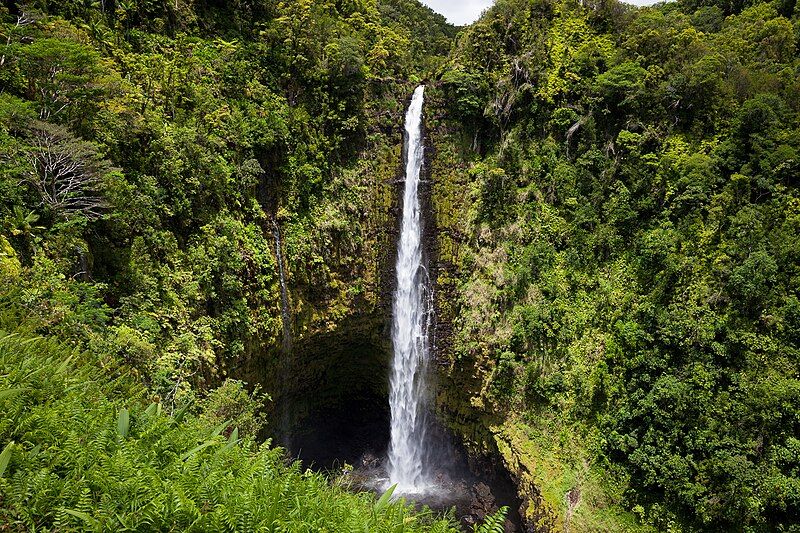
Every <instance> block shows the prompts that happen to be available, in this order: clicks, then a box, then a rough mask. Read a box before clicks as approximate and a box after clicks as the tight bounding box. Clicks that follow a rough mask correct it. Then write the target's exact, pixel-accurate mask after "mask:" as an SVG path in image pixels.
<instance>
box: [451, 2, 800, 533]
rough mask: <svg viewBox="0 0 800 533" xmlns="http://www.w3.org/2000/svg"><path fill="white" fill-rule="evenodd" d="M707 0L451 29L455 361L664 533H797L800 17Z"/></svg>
mask: <svg viewBox="0 0 800 533" xmlns="http://www.w3.org/2000/svg"><path fill="white" fill-rule="evenodd" d="M695 4H696V3H692V2H685V3H682V2H678V3H670V4H665V5H660V6H655V7H652V8H647V9H641V10H633V9H631V8H625V7H623V6H621V5H619V4H616V3H614V2H597V3H591V2H590V3H583V6H579V5H577V4H576V3H572V2H558V1H550V0H500V1H498V2H497V5H496V6H495V7H494V8H493V9H492V10H491V11H490V12H489V13H488V14H487V16H485V17H484V18H483V19H482V20H481V21H479V22H478V23H476V24H475V25H473V26H472V27H470V28H468V29H467V30H466V31H465V32H464V33H463V34H462V35H461V37H460V38H459V40H458V43H457V45H456V49H455V52H454V55H453V56H452V58H451V63H450V65H449V67H448V68H447V69H446V71H445V72H444V74H443V78H442V79H443V82H444V85H443V91H444V95H445V96H446V101H447V102H448V106H449V110H450V112H451V113H452V115H454V116H456V117H459V122H460V123H461V124H463V125H464V127H463V129H462V131H463V133H464V143H463V144H464V145H465V146H469V147H470V148H472V149H474V150H477V151H478V152H479V153H478V154H476V153H475V152H474V151H471V150H469V149H467V150H466V153H465V156H466V159H467V161H468V165H469V170H468V172H469V177H470V178H469V179H470V181H471V184H472V185H471V189H470V190H469V192H468V193H467V196H466V198H465V199H464V203H465V205H467V206H469V208H470V211H469V216H468V217H466V220H461V221H459V222H458V224H459V225H458V227H457V228H456V229H457V231H455V232H454V233H456V234H461V235H465V236H466V237H467V239H468V240H467V242H466V246H465V247H464V249H462V251H461V252H460V254H461V256H460V259H459V262H460V268H461V271H462V273H463V274H462V282H461V286H460V289H459V295H460V310H459V311H458V313H457V316H460V321H459V323H458V325H459V326H458V329H459V334H458V343H457V347H456V350H455V354H454V355H455V357H456V358H460V362H456V363H455V367H454V368H455V369H460V368H464V367H467V368H469V367H471V365H470V362H476V363H477V364H478V367H479V373H478V376H480V375H484V376H486V378H485V383H484V384H483V386H482V391H481V392H480V393H479V392H478V391H477V390H474V391H471V392H470V393H469V394H471V395H473V396H475V397H474V398H473V399H472V400H471V402H472V405H484V404H485V405H486V406H487V410H489V411H494V412H496V413H501V414H502V413H505V414H506V415H507V416H511V417H512V418H513V417H515V416H516V415H515V414H514V413H518V412H523V413H524V416H523V417H521V419H520V423H523V422H524V421H527V422H528V423H530V426H531V427H533V428H534V429H533V430H532V431H533V433H534V434H536V433H537V432H540V434H543V435H544V436H543V437H541V438H542V440H544V441H547V440H548V439H550V442H553V441H559V440H561V442H562V443H563V442H573V441H574V438H573V437H572V436H573V435H582V436H583V437H582V442H583V445H582V446H583V447H584V448H585V449H586V451H585V454H586V456H587V458H588V459H587V460H589V461H590V463H591V464H592V465H598V466H599V467H601V468H606V469H607V470H608V471H609V472H610V471H611V470H612V469H613V471H614V472H617V474H619V467H620V466H621V467H623V472H624V475H621V476H618V475H617V474H615V477H617V478H619V479H622V480H623V481H624V480H627V481H624V483H625V485H626V486H627V487H628V490H627V492H626V493H625V495H624V498H622V500H621V504H622V505H623V507H626V508H628V509H631V510H633V511H635V512H636V513H638V514H639V515H640V516H641V518H642V520H643V521H644V522H645V523H651V524H654V525H655V526H656V527H657V528H658V529H659V530H669V529H688V530H693V529H708V530H724V531H736V530H749V531H768V530H790V529H792V528H795V530H796V527H797V524H798V523H800V455H798V450H800V448H798V442H800V441H798V435H800V379H799V376H800V338H798V336H797V333H796V332H797V331H798V327H799V326H800V323H798V312H797V310H798V295H799V293H800V277H799V276H798V274H799V271H798V265H800V248H798V240H797V237H796V236H797V233H798V229H800V228H799V227H798V224H800V211H798V208H799V207H800V192H798V171H800V167H798V161H800V160H799V159H798V150H800V130H799V129H798V128H799V127H800V108H799V107H798V102H800V84H799V83H798V76H797V72H798V69H800V59H799V58H798V53H797V44H798V35H800V33H798V29H800V17H799V16H798V11H797V10H796V9H795V7H794V2H791V3H785V2H758V3H753V4H752V5H749V6H742V5H728V4H724V5H723V4H720V5H716V4H714V3H702V5H695ZM726 15H728V16H726ZM451 165H452V163H451ZM443 166H447V164H444V165H443ZM456 371H457V370H456ZM478 398H480V400H479V399H478ZM506 415H503V416H506ZM534 438H536V437H534ZM575 449H576V448H573V453H575V452H574V450H575ZM578 449H579V448H578ZM564 453H567V454H568V453H569V451H568V448H567V450H565V452H564ZM579 453H584V452H579ZM577 462H578V463H580V461H577ZM603 465H606V466H603ZM592 468H594V467H592ZM559 499H560V501H556V502H555V504H554V505H556V506H558V507H561V506H564V505H566V504H564V503H563V493H562V495H561V496H559ZM563 512H564V514H566V509H564V511H563Z"/></svg>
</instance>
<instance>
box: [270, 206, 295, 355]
mask: <svg viewBox="0 0 800 533" xmlns="http://www.w3.org/2000/svg"><path fill="white" fill-rule="evenodd" d="M272 225H273V235H274V236H275V258H276V259H277V261H278V274H279V276H280V280H281V319H282V321H283V351H284V352H285V353H286V354H288V353H289V352H290V351H291V350H292V317H291V315H290V314H289V293H288V291H287V290H286V274H285V273H284V270H283V252H282V250H281V231H280V229H279V228H278V223H277V222H275V221H274V220H273V221H272Z"/></svg>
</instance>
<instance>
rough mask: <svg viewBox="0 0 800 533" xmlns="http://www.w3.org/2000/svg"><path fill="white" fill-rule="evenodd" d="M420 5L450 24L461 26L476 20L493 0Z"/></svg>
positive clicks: (429, 1)
mask: <svg viewBox="0 0 800 533" xmlns="http://www.w3.org/2000/svg"><path fill="white" fill-rule="evenodd" d="M422 3H423V4H426V5H427V6H428V7H430V8H431V9H433V10H434V11H436V12H437V13H441V14H442V15H444V16H445V17H447V20H449V21H450V22H451V23H453V24H456V25H458V26H463V25H464V24H470V23H472V22H475V21H476V20H478V17H480V16H481V13H482V12H483V10H484V9H486V8H488V7H489V6H491V5H492V4H494V0H422Z"/></svg>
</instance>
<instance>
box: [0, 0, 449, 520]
mask: <svg viewBox="0 0 800 533" xmlns="http://www.w3.org/2000/svg"><path fill="white" fill-rule="evenodd" d="M410 20H415V21H420V22H424V23H425V24H427V25H428V27H429V28H430V29H431V30H432V36H431V37H430V38H429V37H428V36H427V35H417V34H416V32H412V31H411V30H410V29H409V28H407V27H405V26H404V24H406V23H407V22H408V21H410ZM433 30H435V31H433ZM452 31H453V29H452V27H450V26H448V25H447V24H446V23H445V22H444V20H443V19H441V18H440V17H434V16H433V13H432V12H430V11H426V10H425V9H423V8H422V7H421V6H420V5H418V4H415V3H408V2H403V3H395V2H393V3H386V4H384V3H381V2H376V1H374V0H366V1H361V0H357V1H352V2H339V1H333V0H330V1H310V0H309V1H297V2H272V1H263V0H254V1H251V0H246V1H241V2H219V1H191V2H184V1H180V2H161V1H152V0H130V1H124V2H85V1H83V0H66V1H63V2H61V1H59V2H46V1H33V2H24V3H23V2H6V3H4V4H3V6H2V7H0V324H4V325H5V327H6V328H12V327H15V325H16V324H19V323H24V324H25V325H26V328H27V329H29V330H30V331H29V333H28V334H26V336H23V337H7V338H4V340H2V341H0V367H2V368H0V389H1V390H0V403H2V404H3V405H2V408H3V414H2V417H1V418H0V426H1V427H2V431H1V432H0V443H1V444H2V447H4V449H5V452H4V453H0V470H2V471H3V477H2V479H0V522H2V523H3V525H10V526H11V527H12V528H15V529H18V530H79V529H84V530H85V529H91V530H107V531H121V530H126V529H130V530H138V531H142V530H184V529H189V530H197V531H227V530H238V531H253V530H266V531H325V530H331V531H356V530H358V531H365V530H368V531H389V530H391V531H417V530H431V531H444V530H449V529H450V524H449V523H447V522H446V521H445V522H437V521H435V520H434V519H432V518H431V517H430V516H429V515H425V514H413V515H412V514H411V512H410V511H409V510H408V509H405V508H404V507H403V506H402V505H396V504H390V503H387V502H384V503H383V504H381V505H380V506H377V507H376V506H375V504H374V502H373V500H372V497H371V496H370V495H358V496H355V495H348V494H347V493H346V492H345V488H344V487H340V486H333V487H331V486H329V482H328V481H327V480H326V479H324V478H322V477H320V476H317V475H314V474H310V473H306V472H302V471H301V469H300V467H299V466H298V465H295V466H285V465H284V464H283V460H282V458H281V456H280V455H281V452H280V451H277V450H271V449H269V448H268V446H267V445H263V446H261V447H260V448H257V447H256V445H255V444H254V442H255V440H254V439H255V435H256V433H257V432H258V430H259V428H261V427H262V426H263V424H264V422H265V411H264V406H263V403H262V402H261V400H262V399H263V396H262V395H261V394H260V393H259V389H258V387H257V386H254V384H253V383H251V384H250V385H245V384H244V383H242V382H241V381H234V380H226V379H225V378H226V377H227V376H230V375H235V376H237V377H239V378H243V379H250V380H251V381H252V380H253V379H251V378H253V374H254V373H256V372H257V371H259V370H261V368H262V367H268V366H269V365H275V364H276V363H275V360H276V359H277V356H278V352H279V350H280V346H281V336H282V335H283V324H282V319H281V298H280V292H281V291H280V287H279V274H278V272H279V267H278V262H277V261H278V256H279V253H278V250H277V248H276V247H277V246H278V245H279V242H280V245H281V247H282V252H283V253H282V256H283V262H284V263H285V264H284V265H283V266H284V268H285V270H286V277H287V278H288V281H289V293H290V305H291V307H292V308H291V310H290V311H291V315H292V317H293V322H292V324H290V325H289V329H290V330H293V331H296V332H298V334H301V335H302V334H303V333H306V332H308V331H314V330H315V329H323V330H324V329H326V328H328V327H330V325H331V324H336V322H337V321H338V320H340V319H342V318H343V317H345V316H348V315H349V314H352V313H354V312H356V311H358V312H360V311H361V309H358V308H357V307H356V304H359V305H360V306H362V307H363V308H364V309H365V312H369V311H370V310H371V308H372V307H374V306H375V305H377V301H376V300H377V296H376V294H377V291H378V289H379V286H380V279H379V275H378V273H377V272H376V269H377V268H378V267H377V266H376V264H375V263H374V262H368V261H364V260H363V257H364V256H365V255H366V254H365V252H364V250H365V249H367V248H368V247H370V246H372V245H373V244H374V242H375V241H376V240H377V239H379V238H380V235H381V234H380V233H378V232H377V231H375V227H377V226H379V225H380V226H384V225H385V226H387V228H388V225H386V224H383V218H384V217H386V215H385V214H384V207H385V203H386V202H385V201H384V198H383V197H381V195H380V193H379V192H378V193H375V194H374V195H373V194H370V192H371V191H370V189H369V187H370V185H372V184H373V183H384V182H386V181H387V178H386V177H385V174H386V170H385V166H386V165H387V163H386V161H390V162H391V164H393V162H394V161H395V159H396V156H395V154H394V146H395V145H396V144H397V142H398V140H397V139H396V138H395V137H394V136H392V135H391V134H392V132H393V128H395V129H396V128H397V124H398V120H396V117H397V115H398V114H399V113H401V112H402V104H401V103H400V102H401V101H402V100H401V98H400V97H395V96H394V94H393V92H398V93H399V94H401V95H402V99H404V98H405V96H406V93H407V92H408V91H407V89H406V88H405V87H404V86H403V83H405V82H398V81H396V80H407V79H409V78H414V77H417V78H419V77H422V76H424V75H425V72H424V70H425V69H426V68H430V67H431V66H432V65H434V64H437V61H438V62H441V57H439V58H438V59H437V57H435V55H439V56H441V55H442V54H443V52H442V50H443V49H444V48H445V47H446V46H448V45H446V44H445V41H446V40H447V38H448V35H451V33H452ZM430 51H434V54H433V55H432V54H429V52H430ZM400 116H401V115H400ZM364 154H367V155H364ZM393 172H394V167H392V168H390V170H389V175H390V176H391V175H393ZM367 211H369V212H370V213H371V214H370V215H369V216H365V212H367ZM368 230H369V231H368ZM383 231H386V230H383ZM376 234H377V236H376ZM375 248H377V246H375ZM37 335H42V336H44V337H45V338H46V339H51V340H42V339H38V338H36V336H37ZM56 339H58V341H59V342H62V341H63V342H64V343H65V345H68V346H71V347H73V348H67V347H61V346H59V345H56V342H57V341H56ZM73 349H77V350H80V351H81V352H82V351H88V352H90V353H92V354H93V355H92V356H84V355H78V353H79V352H75V353H76V355H74V356H73V359H72V360H71V362H64V360H65V359H66V358H67V357H68V355H69V353H71V352H72V350H73ZM256 358H258V361H257V362H254V360H255V359H256ZM95 367H101V368H102V370H100V369H99V368H95ZM253 367H256V370H255V371H254V370H253ZM122 369H124V370H122ZM248 372H249V373H248ZM120 373H124V374H126V375H124V376H118V374H120ZM127 374H130V375H127ZM255 377H256V378H258V377H260V376H258V375H256V376H255ZM142 385H144V387H146V388H143V387H142ZM265 385H266V386H271V385H272V386H273V390H274V388H277V387H275V386H274V384H270V383H266V384H265ZM217 386H219V387H218V388H216V389H214V387H217ZM211 389H213V390H211ZM145 398H148V399H147V400H145ZM150 404H152V405H150ZM148 405H149V407H148ZM181 406H183V407H185V406H192V407H191V408H190V410H191V411H195V410H196V411H197V414H196V416H195V415H194V414H191V413H189V414H181V413H183V411H181V408H182V407H181ZM181 417H185V420H184V421H180V420H178V419H180V418H181ZM12 441H13V444H9V443H10V442H12Z"/></svg>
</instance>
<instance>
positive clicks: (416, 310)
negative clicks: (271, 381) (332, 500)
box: [389, 86, 430, 494]
mask: <svg viewBox="0 0 800 533" xmlns="http://www.w3.org/2000/svg"><path fill="white" fill-rule="evenodd" d="M424 93H425V87H424V86H420V87H417V89H416V91H414V97H413V98H412V100H411V105H410V106H409V108H408V113H407V114H406V125H405V128H406V139H405V142H406V177H405V193H404V195H403V221H402V226H401V230H400V240H399V242H398V246H397V286H396V288H395V293H394V305H393V314H392V344H393V348H394V357H393V360H392V370H391V383H390V385H391V390H390V393H389V403H390V407H391V418H392V420H391V444H390V446H389V484H390V485H395V484H396V485H397V489H396V493H397V494H403V493H406V494H413V493H420V492H424V491H425V490H426V489H427V487H428V486H429V485H430V482H429V479H428V475H427V472H426V467H425V451H426V442H425V433H426V421H425V417H426V411H427V406H426V401H425V398H426V395H427V390H426V383H425V381H426V380H425V374H426V366H427V363H428V354H429V342H428V317H429V312H428V306H429V302H428V299H429V294H430V290H429V287H428V276H427V272H426V270H425V267H424V266H423V264H422V221H421V219H420V211H421V209H420V199H419V194H418V190H419V182H420V172H421V170H422V164H423V158H424V146H423V139H422V104H423V101H424Z"/></svg>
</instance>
